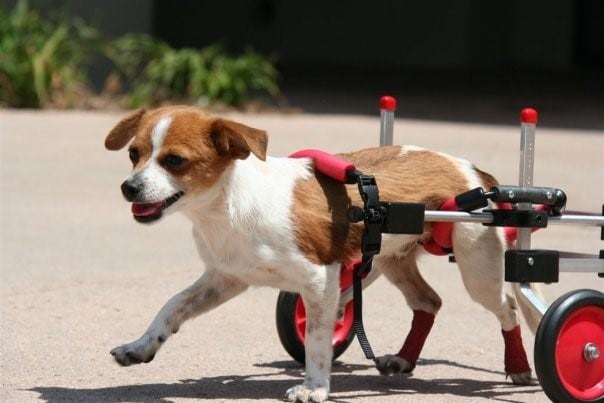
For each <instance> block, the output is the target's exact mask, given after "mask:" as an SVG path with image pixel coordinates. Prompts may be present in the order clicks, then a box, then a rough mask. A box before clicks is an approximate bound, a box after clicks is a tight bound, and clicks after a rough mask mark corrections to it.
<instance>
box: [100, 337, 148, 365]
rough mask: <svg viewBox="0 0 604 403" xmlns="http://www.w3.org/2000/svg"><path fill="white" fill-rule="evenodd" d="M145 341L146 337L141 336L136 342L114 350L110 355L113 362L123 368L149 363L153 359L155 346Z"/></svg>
mask: <svg viewBox="0 0 604 403" xmlns="http://www.w3.org/2000/svg"><path fill="white" fill-rule="evenodd" d="M147 339H148V337H145V336H143V337H141V338H140V339H138V340H137V341H134V342H132V343H128V344H124V345H123V346H120V347H116V348H114V349H113V350H111V351H110V353H111V355H112V356H113V358H114V359H115V361H117V363H118V364H120V365H122V366H124V367H127V366H129V365H133V364H141V363H147V362H151V361H152V360H153V358H154V357H155V352H156V351H157V346H155V345H154V343H151V342H150V341H149V340H147Z"/></svg>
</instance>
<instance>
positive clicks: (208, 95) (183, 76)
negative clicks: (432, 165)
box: [108, 35, 278, 106]
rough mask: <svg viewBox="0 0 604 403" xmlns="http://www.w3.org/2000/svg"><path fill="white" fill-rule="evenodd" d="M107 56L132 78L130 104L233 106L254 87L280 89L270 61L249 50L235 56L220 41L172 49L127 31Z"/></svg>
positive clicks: (275, 91) (263, 89)
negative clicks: (174, 102) (170, 102)
mask: <svg viewBox="0 0 604 403" xmlns="http://www.w3.org/2000/svg"><path fill="white" fill-rule="evenodd" d="M108 56H109V57H110V58H111V59H112V60H113V61H114V63H115V65H116V66H117V68H118V70H119V71H120V72H121V73H122V74H124V76H125V77H127V78H128V79H130V80H132V91H131V93H130V102H131V104H132V106H139V105H149V104H151V105H153V104H158V103H162V102H165V101H168V100H186V101H193V102H198V103H209V102H215V101H221V102H224V103H226V104H228V105H235V106H237V105H240V104H241V103H242V102H243V101H244V100H245V99H246V97H247V96H249V94H250V92H252V91H266V92H268V93H269V94H271V95H276V94H277V93H278V86H277V83H276V80H277V71H276V69H275V68H274V66H273V64H272V63H271V61H270V60H269V59H267V58H266V57H264V56H262V55H260V54H258V53H256V52H254V51H252V50H249V49H248V50H246V51H245V52H244V53H243V54H242V55H240V56H238V57H233V56H231V55H229V54H227V53H226V51H225V50H224V48H223V47H222V46H221V45H212V46H209V47H206V48H204V49H193V48H183V49H172V48H171V47H170V46H168V45H167V44H166V43H163V42H160V41H156V40H154V39H152V38H150V37H148V36H145V35H126V36H124V37H122V38H120V39H118V40H117V41H116V42H115V43H114V45H113V47H112V50H111V51H110V52H109V53H108ZM139 72H141V73H140V74H138V73H139Z"/></svg>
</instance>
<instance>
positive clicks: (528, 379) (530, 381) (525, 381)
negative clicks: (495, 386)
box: [507, 371, 537, 385]
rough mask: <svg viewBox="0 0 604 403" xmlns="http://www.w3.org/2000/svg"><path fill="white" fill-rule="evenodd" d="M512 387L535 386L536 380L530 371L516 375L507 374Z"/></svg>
mask: <svg viewBox="0 0 604 403" xmlns="http://www.w3.org/2000/svg"><path fill="white" fill-rule="evenodd" d="M507 376H509V377H510V379H511V380H512V383H513V384H514V385H536V384H537V380H536V379H535V378H533V373H532V372H531V371H527V372H520V373H517V374H507Z"/></svg>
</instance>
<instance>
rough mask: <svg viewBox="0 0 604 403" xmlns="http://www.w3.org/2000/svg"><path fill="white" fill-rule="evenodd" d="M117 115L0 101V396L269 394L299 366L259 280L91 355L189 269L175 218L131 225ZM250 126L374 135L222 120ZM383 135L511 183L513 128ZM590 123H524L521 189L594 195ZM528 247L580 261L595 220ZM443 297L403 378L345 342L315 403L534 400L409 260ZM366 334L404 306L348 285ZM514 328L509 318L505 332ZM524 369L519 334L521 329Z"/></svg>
mask: <svg viewBox="0 0 604 403" xmlns="http://www.w3.org/2000/svg"><path fill="white" fill-rule="evenodd" d="M121 116H123V113H99V112H52V111H48V112H32V111H9V110H0V137H1V140H2V142H1V146H0V147H1V150H0V153H1V154H0V161H1V193H2V198H1V203H2V204H1V210H2V213H1V216H0V218H1V223H0V224H1V230H2V234H1V256H2V261H1V263H2V268H1V275H2V277H1V279H2V281H1V292H2V294H1V295H2V299H1V303H2V304H1V305H2V306H1V308H2V311H1V331H0V338H1V346H0V354H1V359H0V370H1V376H0V382H1V384H2V387H1V388H0V401H4V402H28V401H43V402H63V401H83V402H88V401H107V402H113V401H127V402H148V401H157V402H185V401H192V400H198V399H201V400H207V401H257V400H276V399H277V400H278V399H281V398H282V397H283V395H284V392H285V390H286V389H287V388H289V387H291V386H293V385H295V384H297V383H299V382H301V379H302V377H303V368H302V367H301V366H300V365H299V364H297V363H295V362H293V361H292V360H291V359H290V357H289V356H288V355H287V353H286V352H285V350H284V349H283V348H282V346H281V345H280V342H279V339H278V336H277V332H276V330H275V320H274V311H275V302H276V299H277V294H278V291H277V290H273V289H267V288H257V289H252V290H249V291H248V292H247V293H245V294H244V295H242V296H240V297H238V298H236V299H234V300H232V301H229V302H228V303H226V304H225V305H223V306H221V307H219V308H217V309H216V310H214V311H212V312H210V313H208V314H206V315H204V316H202V317H199V318H197V319H195V320H192V321H190V322H188V323H186V324H185V325H184V326H183V327H182V328H181V330H180V332H179V333H178V334H177V335H175V337H173V338H171V339H170V340H169V341H168V342H167V343H166V345H165V346H164V348H163V349H162V350H161V351H160V352H159V353H158V354H157V356H156V358H155V360H154V361H153V362H151V363H149V364H146V365H138V366H134V367H129V368H121V367H119V366H117V365H116V364H115V363H114V362H113V360H112V357H111V356H110V354H109V350H110V349H111V348H113V347H115V346H118V345H121V344H123V343H124V342H130V341H132V340H134V339H136V338H138V337H139V336H140V335H141V334H142V333H143V332H144V330H145V329H146V327H147V325H148V324H149V323H150V321H151V319H152V318H153V317H154V315H155V313H156V312H157V310H158V309H159V308H160V307H161V306H162V305H163V303H164V302H165V301H166V300H167V299H168V298H169V297H170V296H172V295H173V294H175V293H176V292H178V291H180V290H181V289H183V288H184V287H186V286H187V285H189V284H190V283H192V282H193V281H194V280H195V279H196V278H197V277H198V276H199V275H200V273H201V272H202V270H203V266H202V264H201V263H200V261H199V260H198V258H197V256H196V252H195V248H194V245H193V242H192V239H191V237H190V224H189V223H188V222H187V221H186V220H185V218H184V217H181V216H179V215H172V216H169V217H167V218H165V219H164V220H162V221H161V222H159V223H157V224H156V225H152V226H144V225H139V224H137V223H135V222H134V220H133V219H132V218H131V216H130V212H129V205H128V204H127V203H126V202H125V201H124V200H123V199H122V197H121V195H120V192H119V184H120V183H121V181H122V180H123V179H124V178H125V177H126V175H127V173H128V170H129V166H130V164H129V162H128V158H127V153H126V152H125V151H121V152H108V151H105V150H104V148H103V140H104V137H105V135H106V133H107V132H108V130H109V129H110V128H111V127H113V125H114V124H115V123H116V122H117V120H118V119H119V118H120V117H121ZM230 117H231V118H233V119H236V120H238V121H241V122H243V123H245V124H248V125H251V126H255V127H258V128H262V129H266V130H268V132H269V135H270V146H269V152H270V154H271V155H278V156H279V155H281V156H282V155H287V154H288V153H290V152H293V151H295V150H297V149H301V148H309V147H312V148H320V149H324V150H327V151H333V152H336V151H348V150H353V149H358V148H362V147H365V146H373V145H376V144H377V141H378V127H379V121H378V118H377V115H376V117H370V116H352V115H328V114H327V115H312V114H291V115H283V114H259V115H253V114H247V115H241V114H239V115H237V114H235V115H231V116H230ZM395 142H396V143H401V144H416V145H420V146H424V147H429V148H433V149H437V150H441V151H445V152H448V153H452V154H455V155H458V156H462V157H465V158H468V159H470V160H472V161H473V162H475V163H476V165H477V166H478V167H480V168H481V169H484V170H486V171H489V172H491V173H493V174H495V175H496V176H497V177H498V178H499V179H500V182H502V183H507V184H515V183H517V180H518V179H517V175H518V173H517V172H518V155H519V151H518V150H519V129H518V126H517V125H516V115H515V114H514V115H511V116H510V119H509V125H487V124H471V123H448V122H434V121H432V122H428V121H420V120H402V119H401V120H398V119H397V121H396V123H395ZM603 160H604V132H603V131H599V130H568V129H564V130H562V129H553V128H548V129H540V128H538V130H537V147H536V166H535V184H536V185H543V186H554V187H559V188H561V189H563V190H565V191H566V193H567V194H568V198H569V203H568V207H569V209H572V210H585V211H591V212H599V211H600V210H601V208H602V203H603V202H604V169H603V168H602V166H603V165H602V161H603ZM533 244H534V246H535V247H542V248H548V249H563V250H573V251H577V252H586V253H597V251H598V250H599V249H601V248H602V242H601V241H600V240H599V230H597V229H595V228H582V227H560V226H558V227H551V228H548V229H546V230H544V231H541V232H540V233H538V234H536V235H535V237H534V239H533ZM422 263H423V264H422V267H423V272H424V274H425V277H426V278H427V279H428V281H429V282H430V283H431V284H432V285H433V286H434V288H435V289H436V290H437V291H438V292H439V293H440V295H441V296H442V298H443V301H444V307H443V309H442V311H441V313H440V315H439V316H438V318H437V321H436V324H435V326H434V329H433V331H432V333H431V335H430V337H429V339H428V341H427V343H426V346H425V348H424V350H423V354H422V357H421V359H420V362H419V364H418V366H417V368H416V370H415V371H414V374H413V376H411V377H403V376H394V377H381V376H379V375H378V374H377V371H376V370H375V369H374V368H373V366H372V365H371V362H369V361H367V360H365V359H364V357H363V354H362V352H361V350H360V348H359V346H358V345H357V344H356V343H354V344H353V345H352V346H351V347H350V348H349V349H348V351H346V352H345V353H344V355H342V356H341V357H340V359H339V360H338V361H337V362H336V364H335V365H334V369H333V376H332V393H331V400H332V401H340V402H361V401H362V402H367V401H370V402H395V401H396V402H400V401H410V402H441V401H442V402H474V401H476V402H478V401H486V400H493V401H505V402H545V401H547V398H546V396H545V394H544V393H543V391H542V390H541V387H540V386H539V385H538V384H537V385H534V386H514V385H512V384H511V383H510V382H509V380H506V377H505V374H504V372H503V341H502V337H501V334H500V329H499V326H498V323H497V321H496V319H495V318H494V317H493V316H492V315H491V314H490V313H489V312H487V311H486V310H485V309H483V308H482V307H481V306H479V305H477V304H476V303H474V302H472V301H471V300H470V299H469V297H468V296H467V294H466V293H465V291H464V289H463V285H462V283H461V280H460V278H459V274H458V271H457V269H456V266H455V265H454V264H450V263H448V262H447V260H446V259H443V258H435V257H426V258H424V259H423V260H422ZM603 286H604V283H603V280H599V279H597V277H595V275H593V274H562V275H561V281H560V283H558V284H555V285H550V286H546V287H545V288H544V291H545V294H546V295H547V296H548V298H549V299H550V300H553V299H554V298H556V297H557V296H558V295H561V294H562V293H563V292H564V291H567V290H572V289H578V288H585V287H588V288H597V289H600V290H602V289H603ZM365 318H366V330H367V334H368V337H369V339H370V341H371V342H372V345H373V347H374V350H375V351H376V353H378V354H385V353H392V352H395V351H397V350H398V348H399V347H400V345H401V343H402V339H403V337H404V335H405V334H406V332H407V330H408V328H409V324H410V319H411V312H410V311H409V310H408V308H407V307H406V306H405V303H404V301H403V299H402V296H401V295H399V293H398V291H397V290H395V289H394V287H392V286H391V285H389V284H388V283H387V282H386V281H383V280H382V279H380V280H378V282H376V283H375V284H373V285H372V286H371V287H369V288H368V289H367V290H366V292H365ZM523 326H524V325H523ZM522 330H523V334H524V340H525V346H526V348H527V351H528V354H529V356H530V361H531V362H532V361H533V357H532V354H533V353H532V352H533V336H532V335H531V334H530V332H529V330H528V329H527V328H526V327H523V329H522Z"/></svg>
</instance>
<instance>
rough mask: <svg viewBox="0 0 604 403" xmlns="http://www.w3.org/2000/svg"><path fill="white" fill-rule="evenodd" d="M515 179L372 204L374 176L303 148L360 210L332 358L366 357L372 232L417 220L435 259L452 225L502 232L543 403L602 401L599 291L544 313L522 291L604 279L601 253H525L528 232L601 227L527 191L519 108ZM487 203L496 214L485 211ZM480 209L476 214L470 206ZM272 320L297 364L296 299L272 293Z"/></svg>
mask: <svg viewBox="0 0 604 403" xmlns="http://www.w3.org/2000/svg"><path fill="white" fill-rule="evenodd" d="M380 109H381V112H380V114H381V119H380V146H384V145H390V144H392V138H393V123H394V111H395V109H396V100H395V99H394V98H392V97H389V96H385V97H382V98H381V99H380ZM520 120H521V133H520V134H521V138H520V175H519V176H520V178H519V184H518V186H497V187H494V188H492V189H486V190H485V189H482V188H477V189H473V190H470V191H468V192H465V193H462V194H460V195H457V196H456V197H454V198H452V199H450V200H449V201H447V202H446V203H445V204H444V205H443V206H441V208H440V209H439V210H426V209H425V206H424V205H421V204H416V203H395V202H381V201H379V192H378V187H377V183H376V181H375V179H374V178H373V177H372V176H371V175H364V174H363V173H361V172H358V171H356V169H355V167H354V166H352V165H350V164H348V163H347V162H346V161H342V160H339V159H337V158H336V157H334V156H331V155H329V154H327V153H324V152H321V151H317V150H303V151H300V152H297V153H294V154H292V155H291V156H292V157H307V158H312V159H314V161H315V166H316V169H318V170H320V171H321V172H323V173H325V174H327V175H329V176H331V177H332V178H334V179H335V180H338V181H340V182H344V183H348V184H354V183H356V184H357V185H358V187H359V192H360V193H361V196H362V199H363V202H364V205H363V207H359V206H353V207H351V208H350V210H349V212H348V217H349V220H350V221H351V222H361V221H363V223H364V225H365V231H364V234H363V240H362V245H361V251H362V255H363V258H362V259H361V260H360V261H358V262H353V263H351V264H348V265H343V266H342V268H341V273H340V289H341V294H340V302H339V306H338V320H337V322H336V325H335V328H334V332H333V337H332V345H333V357H334V359H335V358H337V357H339V356H340V355H341V354H343V353H344V352H345V351H346V349H347V348H348V347H349V346H350V344H351V343H352V342H353V340H354V339H355V337H357V338H358V339H359V342H360V343H361V347H362V348H363V351H364V353H365V356H366V357H367V358H374V356H373V352H372V351H371V347H370V346H369V343H368V341H367V338H366V336H365V334H364V330H363V325H362V297H361V295H362V294H361V291H362V289H363V288H365V287H367V286H369V285H370V284H371V283H372V282H373V281H375V280H376V279H377V278H378V276H379V273H378V272H377V271H376V270H372V269H371V260H372V257H373V256H374V255H375V254H377V253H379V249H380V242H381V234H382V233H391V234H421V233H422V232H423V227H424V222H431V223H432V226H433V227H432V233H433V235H432V237H433V241H431V242H429V243H427V244H424V248H425V249H426V250H427V251H428V252H430V253H432V254H436V255H449V260H450V261H454V259H455V258H454V254H453V253H452V252H453V251H452V249H451V231H452V227H453V224H454V223H456V222H471V223H476V224H482V225H489V226H501V227H504V228H505V234H506V237H507V238H508V240H510V241H516V249H514V250H508V251H507V252H506V254H505V281H507V282H514V283H519V285H520V290H521V294H520V296H521V298H524V299H525V300H526V301H525V302H528V305H529V306H530V307H531V308H532V309H534V310H535V312H537V314H538V315H539V316H540V317H541V320H540V323H539V327H538V329H537V332H536V335H535V341H534V357H533V358H534V364H535V372H536V375H537V378H538V379H539V382H540V384H541V387H542V388H543V390H544V392H545V393H546V395H547V396H548V397H549V398H550V399H551V400H552V401H559V402H567V401H580V402H589V401H601V400H600V399H602V398H603V397H604V354H603V351H602V350H604V293H602V292H601V291H598V290H595V289H580V290H573V291H570V292H568V293H566V294H564V295H562V296H560V297H559V298H557V299H556V300H555V301H554V302H553V303H552V304H551V305H549V307H548V306H547V305H546V303H544V302H543V301H542V300H541V299H540V298H539V297H538V296H537V295H536V294H535V293H534V292H533V291H532V289H531V287H530V283H555V282H558V275H559V272H561V271H562V272H575V273H576V272H587V273H595V274H597V276H598V277H600V278H604V250H600V251H599V255H598V254H594V255H586V254H579V253H572V252H562V251H557V250H537V249H532V248H531V233H532V231H534V230H535V229H539V228H546V227H547V226H548V225H550V224H551V225H582V226H596V227H602V228H601V239H602V240H604V206H603V210H602V215H598V214H588V213H578V214H566V213H565V212H564V208H565V205H566V195H565V193H564V192H563V191H562V190H560V189H555V188H545V187H534V186H533V167H534V150H535V128H536V124H537V112H536V111H535V110H533V109H530V108H527V109H523V110H522V111H521V114H520ZM489 201H491V202H493V203H495V205H496V206H497V207H496V208H491V209H485V207H488V205H489ZM479 209H482V210H479ZM276 324H277V331H278V335H279V339H280V341H281V344H282V345H283V347H284V348H285V350H286V351H287V352H288V354H289V355H290V356H291V357H292V358H293V359H294V360H296V361H298V362H300V363H303V362H304V360H305V351H304V337H305V327H306V313H305V308H304V303H303V302H302V298H301V297H300V296H299V295H298V294H295V293H290V292H281V293H280V294H279V297H278V299H277V306H276Z"/></svg>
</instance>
